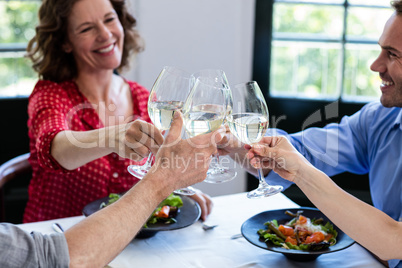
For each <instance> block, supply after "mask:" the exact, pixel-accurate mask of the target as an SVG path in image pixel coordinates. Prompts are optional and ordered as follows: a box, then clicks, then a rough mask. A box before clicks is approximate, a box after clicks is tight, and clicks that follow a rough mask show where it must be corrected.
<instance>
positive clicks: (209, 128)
mask: <svg viewBox="0 0 402 268" xmlns="http://www.w3.org/2000/svg"><path fill="white" fill-rule="evenodd" d="M227 90H229V89H228V88H227V87H225V86H224V85H222V83H221V82H219V81H216V80H215V79H205V78H197V79H196V81H195V83H194V87H193V89H192V90H191V92H190V95H189V96H188V98H187V100H186V102H185V104H184V106H183V116H184V127H185V129H186V132H187V134H188V135H189V136H190V137H195V136H198V135H201V134H206V133H210V132H213V131H215V130H217V129H219V128H220V127H221V126H222V123H223V121H224V120H225V118H226V114H227V106H226V97H227V93H228V92H227ZM222 178H223V179H225V177H224V176H222ZM220 179H221V178H220V177H219V176H217V177H216V181H214V182H215V183H218V182H221V181H219V180H220ZM204 181H205V180H204Z"/></svg>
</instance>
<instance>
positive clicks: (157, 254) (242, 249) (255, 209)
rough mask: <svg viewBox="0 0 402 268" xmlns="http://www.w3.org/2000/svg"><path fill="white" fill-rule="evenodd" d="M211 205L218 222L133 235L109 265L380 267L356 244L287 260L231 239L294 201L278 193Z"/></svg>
mask: <svg viewBox="0 0 402 268" xmlns="http://www.w3.org/2000/svg"><path fill="white" fill-rule="evenodd" d="M213 201H214V209H213V212H212V214H211V215H210V217H209V218H208V220H207V223H210V224H218V227H216V228H215V229H213V230H209V231H204V230H203V229H202V223H201V222H200V221H198V222H196V223H194V224H193V225H191V226H189V227H187V228H183V229H180V230H174V231H165V232H158V233H157V234H156V235H155V236H153V237H151V238H147V239H134V240H133V241H132V242H131V243H130V244H129V245H128V246H127V247H126V249H125V250H124V251H123V252H122V253H121V254H120V255H119V256H117V257H116V259H114V260H113V261H112V262H111V263H110V266H111V267H113V268H124V267H163V268H170V267H172V268H181V267H183V268H188V267H199V268H204V267H205V268H215V267H216V268H222V267H230V268H232V267H239V268H240V267H241V268H246V267H247V268H248V267H309V268H310V267H342V268H344V267H383V266H382V265H381V264H380V263H379V262H378V261H377V260H376V259H375V258H373V256H372V255H371V254H370V253H369V252H367V251H366V250H365V249H364V248H362V247H361V246H360V245H358V244H354V245H352V246H351V247H349V248H347V249H345V250H341V251H338V252H333V253H329V254H323V255H321V256H319V257H318V258H317V259H316V260H314V261H310V262H297V261H292V260H288V259H287V258H286V257H285V256H284V255H282V254H280V253H275V252H271V251H268V250H264V249H261V248H258V247H256V246H254V245H252V244H250V243H249V242H247V241H246V240H245V239H244V238H239V239H235V240H232V239H230V237H231V236H232V235H234V234H238V233H240V227H241V225H242V224H243V222H244V221H246V220H247V219H248V218H250V217H251V216H253V215H255V214H257V213H260V212H263V211H266V210H272V209H283V208H296V207H298V205H297V204H295V203H294V202H292V201H291V200H289V199H288V198H287V197H285V196H284V195H283V194H277V195H275V196H272V197H268V198H261V199H248V198H247V197H246V194H245V193H241V194H234V195H225V196H219V197H214V198H213ZM83 218H84V217H83V216H79V217H72V218H65V219H58V220H53V221H45V222H38V223H29V224H22V225H20V227H21V228H23V229H25V230H26V231H33V230H35V231H40V232H42V233H52V232H54V231H53V230H52V227H51V225H52V222H58V223H59V224H61V225H62V227H63V228H65V229H67V228H69V227H71V226H72V225H74V224H75V223H77V222H78V221H80V220H82V219H83Z"/></svg>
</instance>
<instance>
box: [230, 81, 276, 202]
mask: <svg viewBox="0 0 402 268" xmlns="http://www.w3.org/2000/svg"><path fill="white" fill-rule="evenodd" d="M232 95H233V108H232V113H231V114H230V115H229V116H228V118H227V122H228V125H229V128H230V132H232V134H233V135H234V136H235V137H236V138H237V139H239V140H240V141H241V142H242V143H245V144H249V145H253V144H255V143H257V142H259V141H260V140H261V139H262V137H264V135H265V133H266V131H267V129H268V123H269V113H268V107H267V104H266V102H265V99H264V96H263V95H262V93H261V90H260V87H259V86H258V84H257V82H255V81H252V82H247V83H241V84H237V85H235V86H234V87H233V88H232ZM258 179H259V185H258V188H257V189H255V190H253V191H251V192H249V193H248V194H247V197H248V198H258V197H267V196H271V195H274V194H277V193H279V192H281V191H282V189H283V187H282V186H280V185H269V184H268V183H267V182H266V181H265V179H264V176H263V175H262V169H261V168H259V169H258Z"/></svg>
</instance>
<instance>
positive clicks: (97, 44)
mask: <svg viewBox="0 0 402 268" xmlns="http://www.w3.org/2000/svg"><path fill="white" fill-rule="evenodd" d="M135 25H136V20H135V18H134V17H133V16H132V15H130V14H129V13H128V11H127V8H126V5H125V1H124V0H63V1H59V0H44V1H43V2H42V5H41V7H40V10H39V25H38V26H37V27H36V35H35V36H34V38H33V39H32V40H31V41H30V42H29V44H28V48H27V52H28V54H27V55H28V57H29V58H30V59H31V60H32V62H33V68H34V69H35V70H36V71H37V72H38V74H39V79H40V80H39V81H38V82H37V84H36V85H35V88H34V90H33V92H32V94H31V96H30V97H29V105H28V114H29V119H28V127H29V137H30V151H31V156H30V163H31V165H32V168H33V176H32V180H31V183H30V186H29V200H28V204H27V207H26V209H25V214H24V222H33V221H43V220H49V219H54V218H61V217H69V216H76V215H81V213H82V209H83V207H84V206H85V205H86V204H88V203H89V202H91V201H93V200H96V199H98V198H101V197H104V196H106V195H108V194H109V193H119V192H124V191H127V190H128V189H130V188H131V187H132V186H133V185H134V184H135V183H137V182H138V180H139V179H138V178H135V177H133V176H132V175H130V174H129V173H128V171H127V166H129V165H130V164H142V162H144V161H145V159H143V157H145V156H147V155H148V152H149V151H152V152H154V153H156V152H157V150H158V148H159V145H160V144H162V142H163V136H162V135H161V133H160V132H159V131H158V130H157V129H156V128H155V127H154V126H153V125H152V124H150V122H151V121H150V119H149V116H148V113H147V100H148V95H149V92H148V91H147V90H146V89H145V88H144V87H142V86H141V85H139V84H138V83H136V82H134V81H129V80H127V79H125V78H123V77H122V76H120V75H118V74H116V71H121V70H122V69H123V68H124V67H127V66H128V63H129V58H130V56H132V55H135V54H137V53H138V52H140V51H142V49H143V44H142V40H141V37H140V36H139V34H138V32H137V31H136V30H135V29H134V27H135ZM141 159H143V160H142V161H141V162H136V161H139V160H141ZM193 198H194V199H195V200H196V201H197V202H198V203H199V204H200V205H201V208H202V218H203V219H205V218H206V216H207V215H208V214H209V211H210V209H211V206H212V204H211V200H210V198H209V197H208V196H207V195H205V194H203V193H201V192H198V193H197V194H196V195H194V196H193Z"/></svg>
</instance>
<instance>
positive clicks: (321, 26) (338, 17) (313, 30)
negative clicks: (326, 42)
mask: <svg viewBox="0 0 402 268" xmlns="http://www.w3.org/2000/svg"><path fill="white" fill-rule="evenodd" d="M343 12H344V9H343V7H338V6H322V5H319V6H315V5H307V4H304V5H302V4H284V3H276V4H275V5H274V13H273V14H274V20H273V33H274V34H275V33H291V34H293V35H297V34H320V35H325V36H331V37H335V38H341V36H342V27H340V26H341V25H343Z"/></svg>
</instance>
